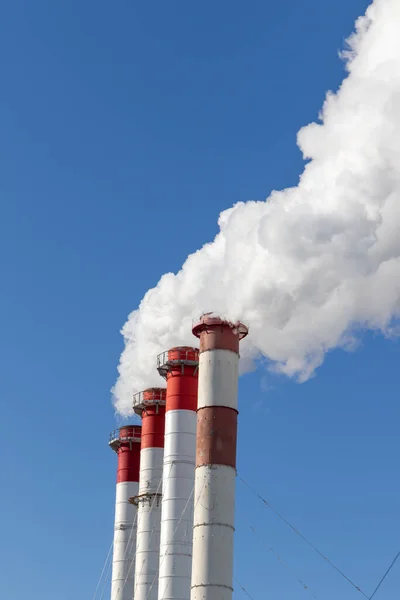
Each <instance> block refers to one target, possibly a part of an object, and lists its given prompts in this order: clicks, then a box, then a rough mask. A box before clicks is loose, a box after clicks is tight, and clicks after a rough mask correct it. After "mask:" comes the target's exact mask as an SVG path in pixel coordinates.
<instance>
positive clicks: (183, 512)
mask: <svg viewBox="0 0 400 600" xmlns="http://www.w3.org/2000/svg"><path fill="white" fill-rule="evenodd" d="M172 464H173V463H172ZM171 468H172V465H171ZM205 484H206V480H205V479H204V481H203V485H202V487H201V490H200V493H199V496H198V498H197V502H196V504H195V506H194V509H193V514H194V510H195V509H196V507H197V505H198V503H199V501H200V496H201V493H202V491H203V489H204V486H205ZM195 485H196V484H194V485H193V488H192V491H191V493H190V496H189V498H188V500H187V502H186V504H185V508H184V510H183V511H182V514H181V517H180V519H179V521H178V523H177V525H176V527H175V530H174V533H173V536H175V534H176V532H177V531H178V527H179V525H180V523H181V521H182V517H183V515H184V514H185V511H186V509H187V507H188V506H189V502H190V499H191V497H192V496H193V494H194V488H195ZM187 534H188V532H186V535H187ZM170 544H172V542H169V543H168V546H170ZM166 556H167V551H165V554H164V555H163V557H162V559H161V561H160V565H159V566H160V567H161V565H162V563H163V561H164V559H165V557H166ZM155 580H156V578H154V579H153V581H152V584H151V587H150V589H149V593H150V591H151V589H152V587H153V585H154V583H155ZM168 585H169V584H168ZM167 589H168V586H167V588H166V589H165V592H166V591H167ZM146 600H148V598H147V597H146Z"/></svg>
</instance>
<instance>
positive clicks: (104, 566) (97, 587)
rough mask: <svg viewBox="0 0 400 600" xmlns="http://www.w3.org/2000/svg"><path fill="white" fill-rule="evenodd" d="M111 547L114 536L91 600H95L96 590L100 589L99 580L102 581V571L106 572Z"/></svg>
mask: <svg viewBox="0 0 400 600" xmlns="http://www.w3.org/2000/svg"><path fill="white" fill-rule="evenodd" d="M113 546H114V536H113V539H112V541H111V545H110V548H109V550H108V553H107V557H106V560H105V561H104V565H103V569H102V571H101V574H100V577H99V580H98V582H97V586H96V589H95V592H94V594H93V597H92V600H95V598H96V595H97V592H98V589H99V587H100V583H101V580H102V579H103V575H104V571H105V570H106V567H107V563H108V560H109V558H110V554H111V550H112V548H113Z"/></svg>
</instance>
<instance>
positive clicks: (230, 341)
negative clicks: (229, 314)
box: [192, 315, 248, 354]
mask: <svg viewBox="0 0 400 600" xmlns="http://www.w3.org/2000/svg"><path fill="white" fill-rule="evenodd" d="M192 331H193V334H194V335H195V336H196V337H198V338H200V352H207V351H208V350H230V351H231V352H235V353H236V354H239V342H240V340H241V339H243V338H244V337H245V336H246V335H247V333H248V328H247V327H246V325H244V324H243V323H230V322H229V321H224V320H223V319H220V318H219V317H210V316H209V315H204V316H203V317H201V319H200V322H199V323H197V325H195V326H194V327H193V330H192Z"/></svg>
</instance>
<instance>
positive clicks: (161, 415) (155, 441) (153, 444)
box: [141, 404, 165, 450]
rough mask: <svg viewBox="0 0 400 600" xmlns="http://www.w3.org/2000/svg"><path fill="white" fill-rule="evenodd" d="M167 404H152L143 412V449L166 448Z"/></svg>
mask: <svg viewBox="0 0 400 600" xmlns="http://www.w3.org/2000/svg"><path fill="white" fill-rule="evenodd" d="M164 431H165V405H162V404H152V405H150V406H147V407H146V408H145V409H144V410H143V412H142V445H141V448H142V450H143V449H144V448H164Z"/></svg>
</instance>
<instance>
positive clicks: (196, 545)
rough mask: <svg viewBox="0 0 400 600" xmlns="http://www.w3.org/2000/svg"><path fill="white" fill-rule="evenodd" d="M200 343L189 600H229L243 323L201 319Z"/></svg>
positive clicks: (197, 332) (230, 597) (198, 333)
mask: <svg viewBox="0 0 400 600" xmlns="http://www.w3.org/2000/svg"><path fill="white" fill-rule="evenodd" d="M193 333H194V335H195V336H197V337H199V338H200V358H199V389H198V410H197V443H196V472H195V493H194V527H193V562H192V579H191V594H190V599H191V600H232V592H233V585H232V584H233V538H234V510H235V477H236V434H237V414H238V411H237V394H238V363H239V341H240V340H241V339H242V338H243V337H245V336H246V335H247V333H248V330H247V327H246V326H245V325H243V324H242V323H236V324H232V323H228V322H227V321H223V320H221V319H219V318H216V317H211V316H209V315H204V316H203V317H202V319H201V321H200V323H198V324H197V325H195V326H194V328H193Z"/></svg>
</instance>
